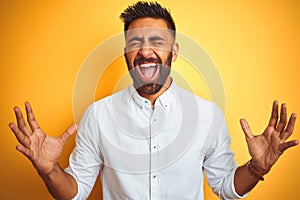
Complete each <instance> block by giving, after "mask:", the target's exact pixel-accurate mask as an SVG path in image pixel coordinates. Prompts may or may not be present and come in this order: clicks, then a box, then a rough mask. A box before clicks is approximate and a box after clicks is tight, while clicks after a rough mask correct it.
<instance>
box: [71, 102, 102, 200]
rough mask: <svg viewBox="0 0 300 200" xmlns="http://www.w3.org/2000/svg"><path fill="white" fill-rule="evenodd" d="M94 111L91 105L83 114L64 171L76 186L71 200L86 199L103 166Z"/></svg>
mask: <svg viewBox="0 0 300 200" xmlns="http://www.w3.org/2000/svg"><path fill="white" fill-rule="evenodd" d="M95 109H96V108H95V106H94V104H93V105H91V106H90V107H89V108H88V109H87V111H86V112H85V114H84V116H83V118H82V120H81V122H80V125H79V129H78V132H77V135H76V146H75V148H74V150H73V152H72V153H71V156H70V159H69V166H68V168H66V169H65V171H66V172H67V173H69V174H71V175H72V176H73V177H74V178H75V180H76V182H77V185H78V192H77V195H76V196H75V197H74V198H73V199H87V197H88V196H89V194H90V192H91V190H92V188H93V186H94V184H95V181H96V178H97V176H98V174H99V170H100V168H101V167H102V164H103V159H102V155H101V151H100V147H99V144H100V141H99V139H100V137H99V135H100V133H99V132H98V130H99V129H98V128H97V127H98V124H97V120H96V116H95V113H96V112H95Z"/></svg>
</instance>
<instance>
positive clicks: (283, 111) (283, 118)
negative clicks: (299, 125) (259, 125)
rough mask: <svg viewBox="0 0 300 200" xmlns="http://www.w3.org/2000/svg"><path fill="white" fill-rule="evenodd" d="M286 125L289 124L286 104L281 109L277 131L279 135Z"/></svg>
mask: <svg viewBox="0 0 300 200" xmlns="http://www.w3.org/2000/svg"><path fill="white" fill-rule="evenodd" d="M286 123H287V108H286V104H282V105H281V109H280V120H279V123H278V125H277V128H276V130H277V131H278V132H279V133H281V132H282V131H283V130H284V127H285V125H286Z"/></svg>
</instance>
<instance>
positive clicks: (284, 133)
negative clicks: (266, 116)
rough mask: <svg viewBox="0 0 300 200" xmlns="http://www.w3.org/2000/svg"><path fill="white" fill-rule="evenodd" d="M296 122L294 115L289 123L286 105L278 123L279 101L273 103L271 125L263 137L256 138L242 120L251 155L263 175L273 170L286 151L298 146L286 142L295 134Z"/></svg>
mask: <svg viewBox="0 0 300 200" xmlns="http://www.w3.org/2000/svg"><path fill="white" fill-rule="evenodd" d="M295 121H296V115H295V114H292V115H291V117H290V119H289V121H288V123H287V113H286V105H285V104H283V105H282V107H281V112H280V120H279V121H278V103H277V101H275V102H274V103H273V108H272V115H271V118H270V121H269V124H268V126H267V128H266V129H265V130H264V132H263V133H262V134H261V135H257V136H254V135H253V134H252V133H251V130H250V127H249V125H248V123H247V121H246V120H245V119H242V120H241V126H242V128H243V131H244V133H245V136H246V141H247V145H248V149H249V153H250V155H251V157H252V159H253V162H254V163H255V164H256V166H257V167H258V168H259V169H260V170H261V172H262V174H265V173H267V172H268V171H269V170H270V169H271V167H272V166H273V164H274V163H275V162H276V161H277V160H278V158H279V157H280V155H281V154H282V153H283V152H284V151H285V150H286V149H288V148H290V147H292V146H295V145H297V144H298V141H297V140H293V141H289V142H286V140H287V139H288V138H289V137H290V136H291V134H292V132H293V129H294V125H295Z"/></svg>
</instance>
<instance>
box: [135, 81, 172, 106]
mask: <svg viewBox="0 0 300 200" xmlns="http://www.w3.org/2000/svg"><path fill="white" fill-rule="evenodd" d="M171 83H172V79H171V77H170V76H168V78H167V80H166V82H165V84H164V85H163V86H162V88H161V89H160V90H159V91H158V92H156V93H155V94H144V93H139V94H140V95H141V96H142V97H144V98H146V99H148V100H149V101H150V102H151V105H152V108H154V104H155V100H156V99H157V98H158V97H159V96H160V95H161V94H163V93H164V92H165V91H166V90H167V89H168V88H169V87H170V85H171Z"/></svg>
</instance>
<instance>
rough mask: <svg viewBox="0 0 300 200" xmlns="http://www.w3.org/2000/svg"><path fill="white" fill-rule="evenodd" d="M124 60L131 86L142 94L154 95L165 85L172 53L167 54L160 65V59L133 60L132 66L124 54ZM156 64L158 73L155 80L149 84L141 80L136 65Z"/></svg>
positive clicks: (169, 70)
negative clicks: (131, 81) (164, 60)
mask: <svg viewBox="0 0 300 200" xmlns="http://www.w3.org/2000/svg"><path fill="white" fill-rule="evenodd" d="M125 60H126V64H127V68H128V70H129V73H130V76H131V78H132V80H133V85H134V87H135V89H136V90H137V91H138V92H139V93H142V94H148V95H151V94H156V93H157V92H158V91H160V89H161V88H162V87H163V86H164V85H165V83H166V81H167V78H168V76H169V75H170V72H171V63H172V52H170V53H169V55H168V57H167V60H166V62H165V63H162V61H161V59H160V58H157V59H154V58H144V57H142V58H139V59H135V60H134V62H133V66H132V65H131V64H130V63H129V61H128V59H127V55H126V54H125ZM153 62H154V63H156V64H157V69H156V70H159V71H158V73H159V74H158V76H157V78H156V79H155V80H153V81H151V82H146V81H144V80H143V79H142V78H141V75H140V72H139V71H138V69H137V68H138V66H137V65H138V63H153Z"/></svg>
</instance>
